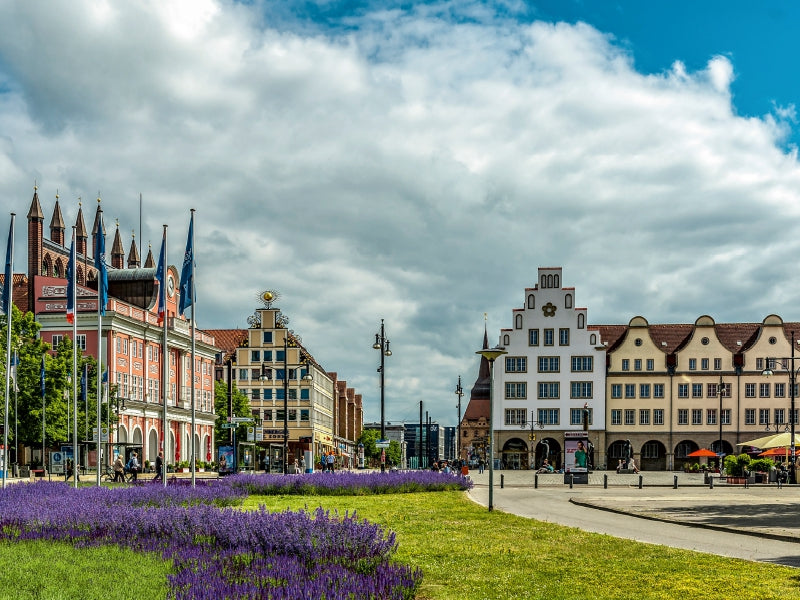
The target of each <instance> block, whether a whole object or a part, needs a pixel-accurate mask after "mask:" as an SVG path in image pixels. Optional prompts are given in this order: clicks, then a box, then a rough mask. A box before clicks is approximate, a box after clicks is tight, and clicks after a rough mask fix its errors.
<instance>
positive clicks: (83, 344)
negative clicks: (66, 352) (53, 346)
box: [76, 333, 86, 352]
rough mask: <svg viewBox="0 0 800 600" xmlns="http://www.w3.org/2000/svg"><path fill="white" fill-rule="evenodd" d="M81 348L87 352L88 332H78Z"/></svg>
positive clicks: (79, 346)
mask: <svg viewBox="0 0 800 600" xmlns="http://www.w3.org/2000/svg"><path fill="white" fill-rule="evenodd" d="M76 346H78V348H79V349H80V350H82V351H83V352H86V334H84V333H79V334H78V343H77V344H76Z"/></svg>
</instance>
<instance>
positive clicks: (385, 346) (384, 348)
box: [372, 319, 392, 473]
mask: <svg viewBox="0 0 800 600" xmlns="http://www.w3.org/2000/svg"><path fill="white" fill-rule="evenodd" d="M372 347H373V348H374V349H375V350H378V351H380V353H381V366H380V367H379V368H378V372H379V373H380V374H381V441H384V440H385V439H386V421H385V417H384V414H385V413H384V393H385V387H386V378H385V375H386V374H385V370H386V369H385V366H386V362H385V358H386V357H387V356H391V355H392V351H391V350H389V340H388V339H386V330H385V329H384V327H383V319H381V331H380V333H376V334H375V343H374V344H372ZM385 471H386V465H385V464H384V463H383V462H381V472H382V473H383V472H385Z"/></svg>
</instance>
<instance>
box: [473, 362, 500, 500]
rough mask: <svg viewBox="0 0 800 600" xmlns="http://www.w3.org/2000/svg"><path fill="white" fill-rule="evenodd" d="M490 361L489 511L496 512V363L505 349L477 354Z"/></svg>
mask: <svg viewBox="0 0 800 600" xmlns="http://www.w3.org/2000/svg"><path fill="white" fill-rule="evenodd" d="M475 354H480V355H481V356H483V358H485V359H486V360H488V361H489V442H488V443H489V510H490V511H491V510H494V361H495V359H497V357H498V356H502V355H503V354H508V352H506V351H505V349H504V348H501V347H500V346H497V347H495V348H483V349H481V350H478V351H477V352H475Z"/></svg>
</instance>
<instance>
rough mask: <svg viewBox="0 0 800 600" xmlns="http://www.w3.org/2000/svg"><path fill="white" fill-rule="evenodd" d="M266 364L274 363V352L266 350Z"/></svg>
mask: <svg viewBox="0 0 800 600" xmlns="http://www.w3.org/2000/svg"><path fill="white" fill-rule="evenodd" d="M264 362H272V350H264Z"/></svg>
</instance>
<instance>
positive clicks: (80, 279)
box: [76, 267, 86, 285]
mask: <svg viewBox="0 0 800 600" xmlns="http://www.w3.org/2000/svg"><path fill="white" fill-rule="evenodd" d="M76 275H77V280H78V284H80V285H86V280H85V279H84V277H83V269H81V268H80V267H78V271H77V273H76Z"/></svg>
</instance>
